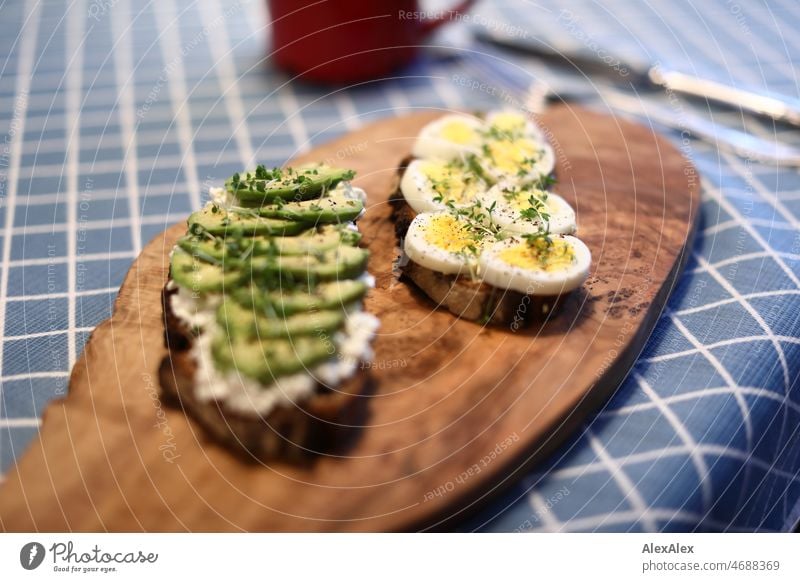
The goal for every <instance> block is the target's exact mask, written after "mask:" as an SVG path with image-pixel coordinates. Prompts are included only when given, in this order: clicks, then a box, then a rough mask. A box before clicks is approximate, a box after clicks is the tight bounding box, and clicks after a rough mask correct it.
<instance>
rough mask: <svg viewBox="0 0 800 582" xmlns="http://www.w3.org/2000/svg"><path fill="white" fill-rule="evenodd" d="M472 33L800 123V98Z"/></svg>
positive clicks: (479, 30) (497, 33)
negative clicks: (740, 87)
mask: <svg viewBox="0 0 800 582" xmlns="http://www.w3.org/2000/svg"><path fill="white" fill-rule="evenodd" d="M473 34H475V36H476V37H477V38H479V39H480V40H482V41H484V42H490V43H493V44H496V45H499V46H502V47H505V48H508V49H513V50H515V51H517V52H522V53H526V54H531V55H536V56H539V57H544V58H547V59H550V60H558V61H561V62H562V63H564V62H566V63H569V64H571V65H573V66H578V67H580V68H581V69H582V70H584V69H586V70H588V71H589V72H593V73H603V74H605V75H607V76H610V77H614V78H615V79H616V80H617V81H626V82H630V83H631V84H632V85H634V86H637V87H650V88H662V89H666V90H668V91H674V92H676V93H682V94H684V95H690V96H692V97H699V98H702V99H710V100H712V101H715V102H717V103H721V104H723V105H726V106H729V107H733V108H735V109H741V110H744V111H749V112H751V113H755V114H757V115H763V116H767V117H769V118H771V119H774V120H776V121H781V122H784V123H789V124H791V125H796V126H800V100H798V99H795V98H793V97H790V96H789V95H781V94H778V93H774V92H771V91H766V90H761V89H739V88H737V87H734V86H732V85H727V84H725V83H720V82H718V81H713V80H711V79H705V78H702V77H698V76H696V75H691V74H687V73H682V72H679V71H673V70H668V69H665V68H664V67H663V66H661V65H654V64H652V63H645V62H636V61H632V60H623V59H620V58H619V57H618V56H616V55H612V54H611V53H610V52H608V51H606V52H604V54H603V57H602V59H601V58H600V56H598V55H596V54H594V53H592V52H590V51H585V50H580V49H578V50H574V51H573V50H568V51H564V52H560V51H558V50H556V49H555V48H553V47H551V46H549V45H547V44H545V43H543V42H541V41H539V40H537V39H535V38H532V37H530V36H526V37H523V36H520V35H513V34H510V33H509V32H507V31H504V29H500V28H497V29H494V28H486V27H475V28H473Z"/></svg>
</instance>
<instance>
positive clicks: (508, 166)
mask: <svg viewBox="0 0 800 582" xmlns="http://www.w3.org/2000/svg"><path fill="white" fill-rule="evenodd" d="M486 153H487V155H488V156H489V158H491V160H492V164H493V165H494V166H495V167H496V168H498V169H499V170H501V171H502V172H505V173H517V172H518V171H520V170H524V171H528V170H530V167H531V166H532V165H533V163H534V162H535V161H536V160H538V159H539V156H540V155H541V154H540V151H539V148H538V147H536V144H535V143H534V142H532V141H531V140H529V139H518V140H514V141H507V140H500V141H492V142H489V143H487V144H486Z"/></svg>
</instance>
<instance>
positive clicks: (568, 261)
mask: <svg viewBox="0 0 800 582" xmlns="http://www.w3.org/2000/svg"><path fill="white" fill-rule="evenodd" d="M498 257H499V258H500V260H501V261H503V262H504V263H506V264H508V265H511V266H512V267H519V268H520V269H526V270H528V271H547V272H552V271H562V270H564V269H567V268H569V267H571V266H572V265H573V264H574V263H575V251H574V250H573V249H572V246H570V245H569V244H568V243H566V242H564V241H563V240H561V239H554V240H553V242H552V244H551V245H550V246H547V245H546V244H544V241H543V240H542V242H541V244H540V243H539V241H538V240H537V241H535V242H534V244H529V243H527V242H524V243H521V244H518V245H514V246H513V247H509V248H507V249H504V250H502V251H500V253H499V254H498Z"/></svg>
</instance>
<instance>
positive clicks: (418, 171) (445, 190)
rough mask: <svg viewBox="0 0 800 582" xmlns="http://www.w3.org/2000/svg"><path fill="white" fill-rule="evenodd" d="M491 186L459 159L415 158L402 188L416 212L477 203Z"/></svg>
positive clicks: (407, 171) (402, 182) (401, 185)
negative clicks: (450, 205)
mask: <svg viewBox="0 0 800 582" xmlns="http://www.w3.org/2000/svg"><path fill="white" fill-rule="evenodd" d="M487 188H488V185H487V184H486V183H485V182H484V181H483V180H481V179H480V178H479V177H478V176H476V175H475V173H474V172H472V171H471V170H470V169H469V168H468V167H467V166H466V165H464V164H460V163H458V162H457V161H450V162H448V161H445V160H414V161H412V162H411V163H410V164H409V165H408V167H407V168H406V171H405V172H404V173H403V178H402V180H401V181H400V191H401V192H402V193H403V198H404V199H405V200H406V202H408V205H409V206H411V208H413V209H414V211H415V212H435V211H437V210H446V209H447V204H448V202H451V203H452V204H453V205H454V206H456V207H464V206H469V205H471V204H474V202H475V200H477V199H478V198H479V196H481V195H483V194H484V193H485V192H486V190H487Z"/></svg>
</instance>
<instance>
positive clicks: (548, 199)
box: [482, 182, 576, 234]
mask: <svg viewBox="0 0 800 582" xmlns="http://www.w3.org/2000/svg"><path fill="white" fill-rule="evenodd" d="M482 204H483V206H484V208H489V207H492V206H491V205H492V204H494V206H493V207H492V208H493V209H492V213H491V218H492V222H493V223H494V224H496V225H498V226H499V227H501V228H502V229H503V230H506V231H509V232H513V233H522V234H527V233H535V232H537V231H538V230H539V229H540V228H545V229H546V230H547V227H548V226H549V231H550V232H551V233H553V234H572V233H574V232H575V229H576V224H575V211H574V210H573V209H572V206H570V205H569V203H568V202H567V201H566V200H564V199H563V198H562V197H561V196H559V195H558V194H554V193H552V192H547V191H545V190H540V189H538V188H534V187H532V186H525V185H522V186H519V185H515V184H511V183H508V182H504V183H500V184H496V185H495V186H493V187H492V188H490V189H489V190H488V191H487V192H486V194H485V195H484V196H483V198H482Z"/></svg>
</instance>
